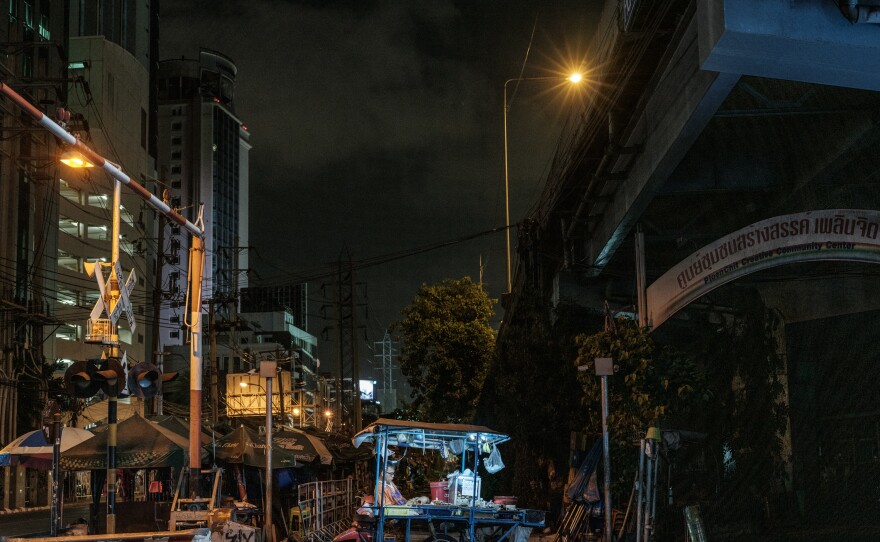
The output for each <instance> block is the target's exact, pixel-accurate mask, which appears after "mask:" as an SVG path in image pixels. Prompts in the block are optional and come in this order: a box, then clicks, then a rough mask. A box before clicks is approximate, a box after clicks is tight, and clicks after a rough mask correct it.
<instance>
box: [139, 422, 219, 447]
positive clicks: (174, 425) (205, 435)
mask: <svg viewBox="0 0 880 542" xmlns="http://www.w3.org/2000/svg"><path fill="white" fill-rule="evenodd" d="M147 420H149V421H150V422H152V423H155V424H158V425H159V426H160V427H164V428H165V429H169V430H171V431H174V432H175V433H177V434H178V435H180V436H182V437H184V438H186V439H189V422H188V421H186V420H185V419H183V418H178V417H177V416H171V415H169V414H160V415H158V416H151V417H149V418H147ZM199 440H201V442H202V445H203V446H204V445H205V444H208V443H209V442H211V440H212V438H211V433H210V432H209V429H207V428H205V427H202V431H201V438H200V439H199Z"/></svg>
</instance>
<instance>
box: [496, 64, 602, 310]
mask: <svg viewBox="0 0 880 542" xmlns="http://www.w3.org/2000/svg"><path fill="white" fill-rule="evenodd" d="M583 78H584V77H583V75H582V74H581V73H578V72H575V73H572V74H571V75H569V76H568V77H515V78H513V79H508V80H507V81H505V82H504V226H505V228H504V229H505V232H506V237H507V291H506V293H508V294H509V293H510V291H511V280H510V180H509V176H508V167H507V113H508V111H509V109H510V108H509V107H508V106H507V85H509V84H510V83H512V82H514V81H517V82H518V81H557V82H561V81H568V82H569V83H571V84H578V83H580V82H581V81H583Z"/></svg>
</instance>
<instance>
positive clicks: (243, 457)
mask: <svg viewBox="0 0 880 542" xmlns="http://www.w3.org/2000/svg"><path fill="white" fill-rule="evenodd" d="M213 449H214V450H215V454H216V455H215V457H214V459H215V460H217V461H221V462H225V463H239V464H243V465H246V466H248V467H260V468H263V467H265V466H266V437H265V435H259V434H257V432H256V431H254V430H253V429H249V428H247V427H245V426H243V425H241V426H239V427H238V429H236V430H235V431H233V432H232V433H229V434H228V435H226V436H225V437H222V438H219V439H217V442H216V444H214V446H213ZM298 466H301V465H300V464H298V463H297V461H296V453H294V452H292V451H290V450H285V449H284V448H281V447H279V446H275V445H273V446H272V468H273V469H284V468H289V467H298Z"/></svg>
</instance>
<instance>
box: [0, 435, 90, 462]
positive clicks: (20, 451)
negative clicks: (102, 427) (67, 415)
mask: <svg viewBox="0 0 880 542" xmlns="http://www.w3.org/2000/svg"><path fill="white" fill-rule="evenodd" d="M94 436H95V435H94V434H92V432H91V431H86V430H85V429H78V428H76V427H65V428H64V430H63V431H62V432H61V452H62V453H64V452H66V451H67V450H69V449H71V448H73V447H74V446H76V445H77V444H79V443H81V442H83V441H86V440H88V439H90V438H92V437H94ZM10 465H21V466H23V467H28V468H30V469H43V470H48V469H51V468H52V443H50V442H49V441H48V440H46V435H45V434H43V431H41V430H37V431H31V432H29V433H25V434H24V435H22V436H20V437H18V438H17V439H15V440H13V441H12V442H10V443H9V445H7V446H6V447H5V448H3V449H2V450H0V467H8V466H10Z"/></svg>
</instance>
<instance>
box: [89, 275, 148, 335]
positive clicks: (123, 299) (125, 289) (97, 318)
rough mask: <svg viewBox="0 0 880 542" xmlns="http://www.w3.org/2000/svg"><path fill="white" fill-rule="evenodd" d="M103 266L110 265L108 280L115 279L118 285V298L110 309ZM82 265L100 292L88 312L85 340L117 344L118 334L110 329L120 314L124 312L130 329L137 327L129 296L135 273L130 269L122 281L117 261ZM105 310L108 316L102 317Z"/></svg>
mask: <svg viewBox="0 0 880 542" xmlns="http://www.w3.org/2000/svg"><path fill="white" fill-rule="evenodd" d="M104 266H107V267H111V271H110V280H111V281H113V280H114V279H115V280H116V283H117V284H118V285H119V299H117V300H116V304H115V305H114V306H113V308H112V310H111V308H110V307H109V305H108V304H109V295H108V291H107V283H106V282H105V279H104V272H103V267H104ZM83 267H85V270H86V274H88V276H90V277H91V276H93V275H94V277H95V280H96V281H97V283H98V291H99V293H100V295H99V296H98V300H97V301H96V302H95V306H94V307H93V308H92V312H91V314H89V332H88V333H87V334H86V342H88V343H97V344H110V345H115V344H118V342H119V337H118V335H114V334H112V332H111V329H112V326H114V325H116V324H117V322H118V321H119V317H120V316H122V315H123V314H125V316H126V318H127V320H128V327H129V329H130V330H131V331H134V330H135V329H136V327H137V323H136V322H135V319H134V310H132V307H131V297H130V295H131V292H132V290H133V289H134V286H135V284H136V283H137V275H136V274H135V272H134V269H132V270H131V272H130V273H129V274H128V279H127V280H126V281H125V282H124V283H123V282H122V276H123V273H122V266H121V265H120V264H119V262H118V261H117V262H114V263H113V264H112V265H107V264H101V263H99V262H85V263H84V264H83ZM105 312H106V313H107V316H109V318H102V315H103V314H104V313H105Z"/></svg>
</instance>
